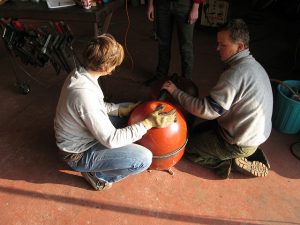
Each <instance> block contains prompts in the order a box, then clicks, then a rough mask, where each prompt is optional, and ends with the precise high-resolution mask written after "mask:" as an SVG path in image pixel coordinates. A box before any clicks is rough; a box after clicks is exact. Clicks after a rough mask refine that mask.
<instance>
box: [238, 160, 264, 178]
mask: <svg viewBox="0 0 300 225" xmlns="http://www.w3.org/2000/svg"><path fill="white" fill-rule="evenodd" d="M233 162H234V166H235V169H236V170H237V171H239V172H240V173H243V174H246V175H250V176H255V177H265V176H267V175H268V171H269V170H268V167H267V166H266V165H264V164H263V163H261V162H258V161H248V160H247V159H246V158H236V159H234V160H233Z"/></svg>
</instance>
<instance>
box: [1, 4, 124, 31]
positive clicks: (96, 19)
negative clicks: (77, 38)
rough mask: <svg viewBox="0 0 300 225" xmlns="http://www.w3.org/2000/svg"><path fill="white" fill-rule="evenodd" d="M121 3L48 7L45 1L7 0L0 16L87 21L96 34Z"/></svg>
mask: <svg viewBox="0 0 300 225" xmlns="http://www.w3.org/2000/svg"><path fill="white" fill-rule="evenodd" d="M123 5H124V0H111V1H110V2H108V3H105V4H101V5H98V6H95V7H92V8H91V9H89V10H86V9H84V8H82V7H81V6H78V5H75V6H70V7H62V8H55V9H50V8H48V6H47V3H46V2H45V1H39V2H30V1H27V2H23V1H7V2H6V3H5V4H3V5H1V6H0V18H1V17H4V18H13V19H29V20H41V21H64V22H66V23H68V22H75V23H76V22H80V23H87V25H88V24H92V25H93V32H94V36H97V35H98V34H100V33H106V32H107V30H108V27H109V24H110V21H111V18H112V15H113V12H114V11H115V10H117V9H118V8H121V7H122V6H123Z"/></svg>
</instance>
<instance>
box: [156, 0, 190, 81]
mask: <svg viewBox="0 0 300 225" xmlns="http://www.w3.org/2000/svg"><path fill="white" fill-rule="evenodd" d="M154 4H155V21H156V23H155V29H156V35H157V38H158V45H159V46H158V47H159V55H158V66H157V69H156V76H159V77H162V76H167V75H168V71H169V65H170V59H171V46H172V33H173V28H174V25H175V26H176V28H177V35H178V41H179V50H180V55H181V70H182V71H181V73H182V75H183V76H184V77H186V78H189V79H191V76H192V70H193V62H194V50H193V32H194V24H189V23H188V18H189V13H190V11H191V8H192V5H193V0H156V1H155V3H154Z"/></svg>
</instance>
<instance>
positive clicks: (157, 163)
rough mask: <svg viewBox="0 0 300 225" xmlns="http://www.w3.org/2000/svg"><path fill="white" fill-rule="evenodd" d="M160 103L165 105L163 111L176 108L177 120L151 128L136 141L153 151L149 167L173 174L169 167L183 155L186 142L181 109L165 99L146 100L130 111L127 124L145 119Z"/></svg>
mask: <svg viewBox="0 0 300 225" xmlns="http://www.w3.org/2000/svg"><path fill="white" fill-rule="evenodd" d="M160 104H163V105H164V106H165V108H164V110H163V112H169V111H170V110H172V109H174V108H175V109H176V116H177V121H176V122H174V123H173V124H172V125H171V126H170V127H167V128H152V129H150V130H148V132H147V133H146V134H145V135H144V136H143V138H142V139H140V140H139V141H138V142H137V143H139V144H140V145H142V146H144V147H146V148H148V149H149V150H151V152H152V153H153V161H152V164H151V166H150V169H154V170H167V171H169V172H170V173H171V174H173V172H172V170H171V167H172V166H174V165H175V164H176V163H177V162H178V161H179V160H180V159H181V158H182V156H183V153H184V150H185V145H186V143H187V125H186V121H185V119H184V116H183V114H182V113H181V111H180V110H179V109H178V108H177V107H176V106H174V105H171V104H170V103H168V102H166V101H160V100H158V101H148V102H144V103H142V104H140V105H139V106H137V107H136V108H135V109H134V111H133V112H132V113H131V115H130V118H129V121H128V123H129V125H131V124H134V123H136V122H139V121H141V120H143V119H145V118H146V117H147V116H148V115H149V114H150V113H152V112H153V111H154V110H155V109H156V107H157V106H158V105H160Z"/></svg>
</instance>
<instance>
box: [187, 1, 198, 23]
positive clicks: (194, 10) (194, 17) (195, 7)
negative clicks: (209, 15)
mask: <svg viewBox="0 0 300 225" xmlns="http://www.w3.org/2000/svg"><path fill="white" fill-rule="evenodd" d="M198 10H199V4H196V3H194V5H193V7H192V9H191V11H190V14H189V20H188V23H189V24H193V23H195V22H196V21H197V19H198V16H199V11H198Z"/></svg>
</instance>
